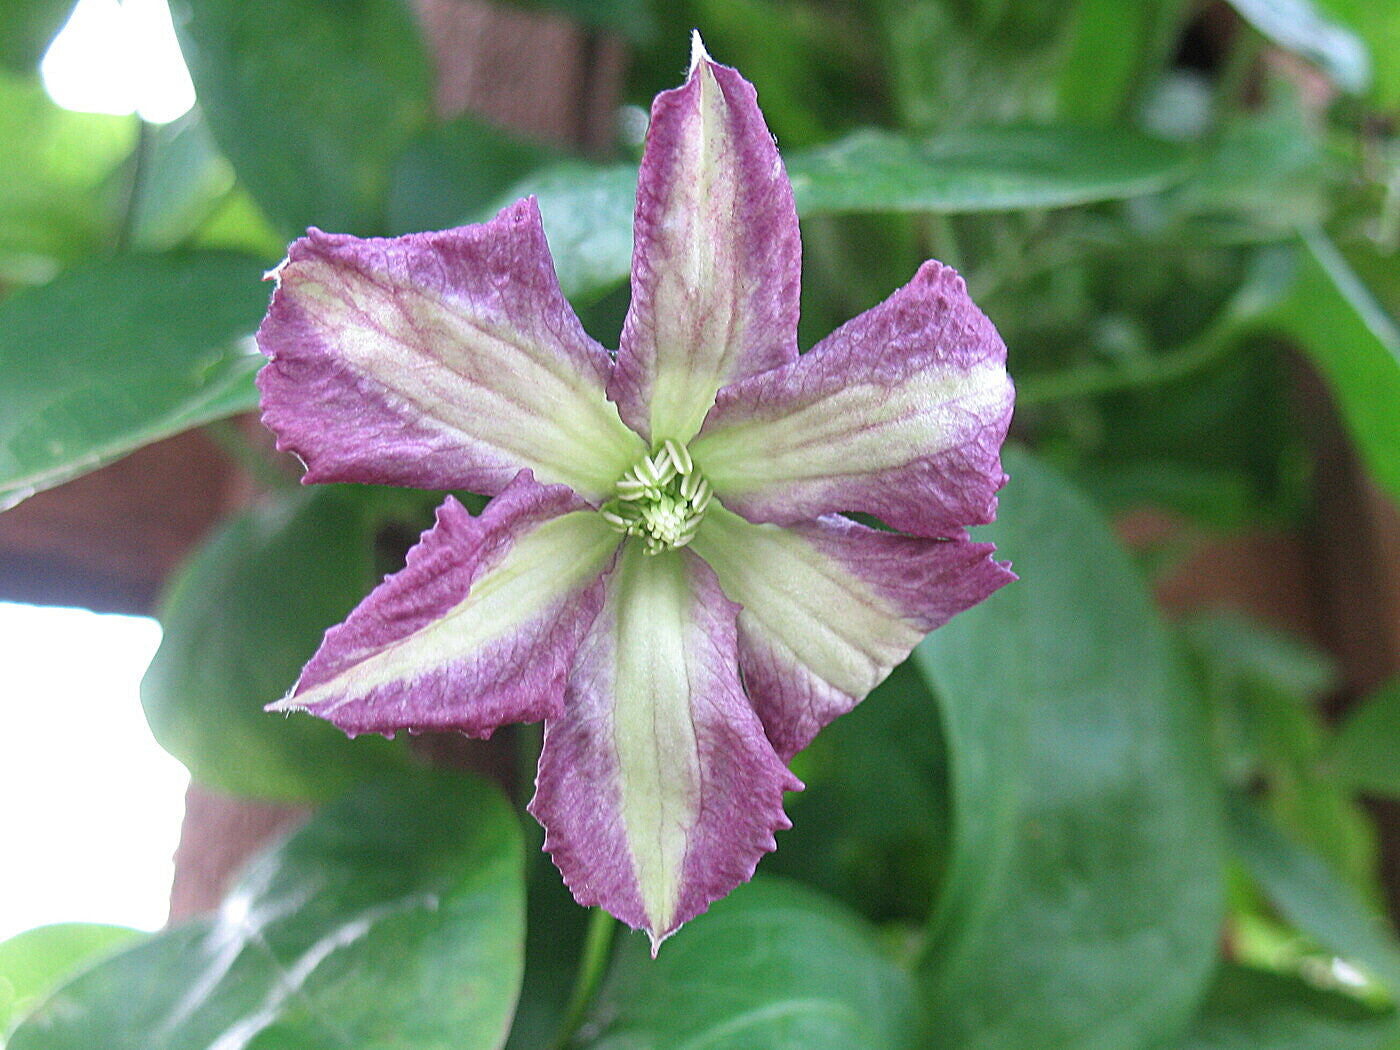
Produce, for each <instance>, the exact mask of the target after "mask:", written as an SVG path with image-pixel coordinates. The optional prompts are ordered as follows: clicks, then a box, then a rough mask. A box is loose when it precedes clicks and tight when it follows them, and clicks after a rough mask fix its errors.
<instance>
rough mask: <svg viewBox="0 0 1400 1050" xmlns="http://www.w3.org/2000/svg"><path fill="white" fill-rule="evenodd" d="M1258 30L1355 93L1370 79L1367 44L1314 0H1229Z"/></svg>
mask: <svg viewBox="0 0 1400 1050" xmlns="http://www.w3.org/2000/svg"><path fill="white" fill-rule="evenodd" d="M1230 3H1231V5H1232V6H1233V7H1234V8H1235V10H1236V11H1238V12H1239V13H1240V14H1241V15H1242V16H1243V17H1244V18H1245V19H1246V20H1247V21H1249V22H1250V23H1251V24H1252V25H1253V26H1254V28H1255V29H1257V30H1259V32H1261V33H1263V34H1264V35H1265V36H1266V37H1268V38H1269V39H1270V40H1272V41H1273V42H1274V43H1275V44H1277V45H1278V46H1279V47H1282V48H1285V49H1286V50H1289V51H1292V52H1295V53H1296V54H1299V55H1302V56H1303V57H1304V58H1306V59H1308V61H1310V62H1313V63H1315V64H1316V65H1317V67H1318V68H1319V69H1321V70H1322V71H1323V72H1324V73H1326V74H1327V75H1328V76H1330V77H1331V78H1332V80H1333V81H1335V82H1336V84H1337V86H1338V87H1340V88H1342V89H1343V90H1346V91H1349V92H1351V93H1352V94H1360V93H1361V92H1363V91H1365V90H1366V88H1367V86H1368V85H1369V84H1370V82H1371V60H1370V56H1369V55H1367V53H1366V45H1365V44H1363V43H1362V42H1361V40H1360V39H1359V38H1358V37H1357V36H1356V34H1355V33H1353V32H1352V31H1351V30H1350V29H1348V28H1347V27H1346V26H1344V25H1340V24H1339V23H1337V22H1334V21H1332V20H1331V19H1330V18H1327V17H1326V16H1324V15H1323V14H1322V12H1321V11H1319V10H1318V9H1317V7H1316V5H1314V4H1313V3H1312V0H1230Z"/></svg>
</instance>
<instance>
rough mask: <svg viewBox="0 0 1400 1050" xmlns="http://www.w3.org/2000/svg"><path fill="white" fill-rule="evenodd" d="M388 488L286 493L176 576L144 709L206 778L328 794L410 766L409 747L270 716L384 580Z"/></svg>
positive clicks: (233, 526)
mask: <svg viewBox="0 0 1400 1050" xmlns="http://www.w3.org/2000/svg"><path fill="white" fill-rule="evenodd" d="M375 491H376V490H367V491H364V490H360V489H357V488H355V487H351V486H318V487H317V488H316V489H315V490H313V491H299V492H293V493H288V494H284V495H282V496H280V497H279V498H277V499H275V500H273V501H271V502H269V503H267V504H265V505H263V506H259V507H255V508H254V509H252V510H249V511H246V512H244V513H243V514H240V515H239V516H237V517H235V518H233V519H231V520H230V521H228V522H226V523H225V524H224V525H223V526H222V527H220V529H219V530H218V531H217V532H216V533H215V534H214V535H213V536H212V537H211V538H210V539H209V540H207V541H206V542H205V544H204V545H203V546H202V547H201V548H200V549H199V550H198V551H197V552H196V553H195V554H194V556H193V557H192V558H191V559H190V560H189V561H188V562H186V564H185V565H184V566H183V567H182V568H181V569H180V570H179V572H178V573H177V574H176V575H175V577H174V579H173V580H172V581H171V583H170V585H169V588H168V590H167V591H166V594H165V596H164V598H163V600H162V603H161V610H160V621H161V625H162V627H163V628H164V632H165V633H164V636H163V638H162V639H161V644H160V648H159V649H158V650H157V651H156V655H155V658H154V659H153V660H152V661H151V666H150V669H149V670H148V671H147V672H146V677H145V679H144V680H143V681H142V683H141V702H142V704H143V705H144V706H145V709H146V718H147V720H148V721H149V722H150V724H151V730H152V732H154V733H155V737H156V739H157V740H158V741H159V742H160V744H161V746H162V747H164V748H165V749H166V750H167V751H169V752H170V753H171V754H172V755H174V756H175V757H176V758H178V759H179V760H180V761H181V762H183V763H184V764H185V765H186V766H187V767H189V770H190V774H191V775H192V776H193V777H194V778H195V779H196V780H198V781H199V782H201V783H203V784H207V785H209V786H210V787H214V788H218V789H220V790H223V791H228V792H231V793H234V794H238V795H250V796H255V797H259V798H276V799H319V798H328V797H331V796H332V795H335V794H337V793H339V792H340V791H343V790H344V789H345V788H346V787H347V786H348V785H349V784H352V783H355V782H357V781H360V780H363V779H366V778H373V777H376V776H382V775H384V774H385V772H387V771H391V770H395V769H399V768H402V767H403V766H404V765H405V764H406V763H407V753H406V751H405V749H404V748H403V747H402V746H401V744H396V743H391V742H389V741H386V740H383V739H381V738H379V737H374V736H368V737H361V738H359V739H356V740H350V739H348V738H347V737H346V736H345V735H344V734H343V733H342V732H341V731H340V730H338V729H336V728H335V727H334V726H332V725H330V724H329V723H328V722H325V721H323V720H321V719H319V718H312V717H310V716H307V715H292V716H286V715H270V714H266V713H265V712H264V711H263V707H264V705H266V704H269V703H271V702H272V701H274V700H278V699H280V698H281V697H282V696H283V695H285V694H286V693H287V692H288V691H289V690H290V689H291V687H292V685H293V684H294V683H295V682H296V679H297V675H298V674H299V673H300V671H301V668H302V666H303V665H304V664H305V663H306V661H307V660H309V659H310V658H311V656H312V654H313V653H315V651H316V648H317V646H319V644H320V642H321V636H322V634H323V632H324V631H325V630H326V629H327V628H328V627H331V626H333V625H334V624H336V623H338V622H340V621H341V620H343V619H344V618H345V616H346V614H347V613H349V612H350V610H351V609H352V608H354V606H355V605H356V604H357V603H358V602H359V600H360V599H361V598H363V597H364V596H365V594H367V593H368V592H369V590H370V587H371V586H372V585H373V583H374V582H375V580H376V573H375V568H376V567H375V565H374V560H373V553H374V535H375V531H376V529H377V528H378V527H379V526H380V525H381V524H382V523H383V522H384V517H385V516H384V513H383V506H382V504H381V503H380V502H379V500H378V498H376V497H375V495H374V494H375ZM403 498H405V499H410V500H412V499H417V500H423V499H424V496H423V495H422V494H409V495H407V496H405V497H403ZM419 524H422V523H419Z"/></svg>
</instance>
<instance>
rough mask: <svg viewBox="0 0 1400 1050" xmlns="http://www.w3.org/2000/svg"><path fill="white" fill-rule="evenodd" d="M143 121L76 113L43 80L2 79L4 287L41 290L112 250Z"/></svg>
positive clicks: (0, 239) (0, 277)
mask: <svg viewBox="0 0 1400 1050" xmlns="http://www.w3.org/2000/svg"><path fill="white" fill-rule="evenodd" d="M135 141H136V121H135V119H134V118H132V117H115V116H110V115H107V114H102V113H72V112H69V111H68V110H66V109H62V108H60V107H59V106H58V105H56V104H55V103H54V102H53V101H52V100H51V99H50V98H49V97H48V94H47V93H46V92H45V91H44V87H43V85H42V84H41V83H40V82H39V78H38V77H37V76H29V77H17V76H11V75H8V74H4V73H0V143H4V148H3V149H0V282H3V283H15V284H21V285H25V284H42V283H43V282H44V281H47V280H49V279H50V278H52V277H53V276H54V274H55V273H57V272H58V270H59V269H60V268H61V267H62V265H63V264H65V263H68V262H74V261H76V260H78V259H80V258H83V257H84V256H86V255H88V254H89V253H91V252H92V251H93V250H94V249H96V248H98V247H105V246H108V245H110V243H111V241H112V239H113V237H114V236H115V230H116V214H117V209H116V207H115V196H116V195H115V193H113V192H111V191H112V187H111V186H110V185H109V183H110V182H111V181H112V180H114V179H116V180H117V181H121V180H120V178H119V176H120V174H121V173H122V172H123V161H124V160H125V159H126V157H127V155H128V154H129V153H130V152H131V147H132V145H133V144H134V143H135Z"/></svg>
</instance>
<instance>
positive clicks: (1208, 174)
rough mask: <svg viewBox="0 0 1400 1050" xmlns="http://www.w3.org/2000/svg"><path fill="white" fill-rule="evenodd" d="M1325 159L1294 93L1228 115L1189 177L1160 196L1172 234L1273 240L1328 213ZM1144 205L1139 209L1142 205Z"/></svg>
mask: <svg viewBox="0 0 1400 1050" xmlns="http://www.w3.org/2000/svg"><path fill="white" fill-rule="evenodd" d="M1326 177H1327V161H1326V153H1325V149H1324V144H1323V141H1322V138H1321V136H1320V135H1319V134H1318V132H1317V129H1316V120H1315V118H1314V116H1313V114H1311V113H1310V112H1309V111H1308V110H1307V108H1306V107H1305V106H1304V104H1303V102H1302V100H1301V98H1299V97H1297V95H1296V94H1291V93H1284V94H1283V95H1282V97H1277V98H1272V99H1270V100H1269V101H1268V104H1267V105H1266V107H1265V108H1264V109H1263V110H1261V111H1259V112H1256V113H1251V114H1249V115H1248V116H1237V117H1234V118H1232V119H1230V120H1227V121H1226V122H1225V123H1224V125H1223V126H1222V127H1221V128H1220V130H1219V132H1218V133H1217V135H1216V136H1215V137H1214V139H1213V141H1212V143H1211V147H1210V149H1209V151H1208V152H1207V153H1206V154H1205V155H1204V156H1203V157H1202V159H1201V162H1200V164H1199V165H1198V166H1197V167H1196V169H1195V170H1194V171H1193V172H1192V174H1191V178H1190V179H1189V180H1187V181H1186V182H1184V183H1182V184H1181V185H1180V186H1177V187H1175V188H1174V189H1172V190H1171V192H1169V193H1168V194H1166V195H1165V196H1164V197H1163V198H1161V200H1160V201H1156V202H1144V203H1145V204H1148V205H1149V206H1151V205H1158V206H1160V207H1161V208H1162V209H1163V210H1164V212H1165V214H1164V216H1163V221H1167V220H1175V221H1176V222H1177V223H1178V224H1180V226H1181V228H1180V229H1179V231H1178V233H1177V236H1179V237H1181V238H1182V239H1183V240H1188V241H1190V242H1193V243H1196V244H1201V243H1209V244H1213V245H1226V246H1234V245H1240V244H1259V243H1271V242H1275V241H1279V240H1283V239H1287V238H1289V237H1291V236H1292V234H1293V232H1294V230H1296V229H1297V228H1298V227H1299V226H1305V225H1308V224H1310V223H1316V222H1318V221H1320V220H1321V218H1322V217H1323V216H1324V215H1325V214H1326V211H1327V209H1328V207H1329V203H1328V199H1327V188H1328V187H1327V182H1326ZM1144 210H1145V209H1144Z"/></svg>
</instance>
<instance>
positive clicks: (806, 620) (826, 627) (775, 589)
mask: <svg viewBox="0 0 1400 1050" xmlns="http://www.w3.org/2000/svg"><path fill="white" fill-rule="evenodd" d="M691 545H692V546H693V547H694V549H695V552H696V553H697V554H699V555H700V556H701V557H702V558H704V559H705V560H706V561H707V562H709V563H710V566H711V567H712V568H713V569H714V570H715V574H716V575H717V576H718V577H719V581H720V586H721V587H723V588H724V593H725V595H726V596H728V597H729V599H730V600H731V601H736V602H738V603H739V604H740V605H742V606H743V607H744V608H743V612H741V613H740V614H739V622H740V625H741V628H742V627H743V626H744V625H745V624H746V623H751V624H752V625H753V627H754V628H756V629H757V630H759V631H761V632H762V633H763V634H764V635H766V636H768V637H770V638H773V639H776V640H778V641H779V642H781V644H782V645H783V646H784V647H785V648H786V649H787V650H788V651H789V652H790V653H791V654H792V655H793V656H794V657H795V658H796V659H797V661H798V662H799V663H801V664H802V665H803V666H805V667H806V668H807V669H809V670H810V671H811V672H812V673H813V674H815V675H816V676H817V677H818V678H820V679H822V681H824V682H826V683H827V684H828V685H830V686H832V687H833V688H835V689H837V690H839V691H840V692H842V693H846V694H849V695H851V696H854V697H857V698H859V697H862V696H864V695H865V694H866V693H868V692H870V690H871V689H873V688H874V687H875V686H876V685H878V684H879V683H880V682H881V681H882V680H883V679H884V677H885V675H886V674H888V673H889V669H890V668H891V667H893V666H894V665H895V664H897V663H899V661H901V660H903V659H904V657H905V656H907V655H908V654H909V650H910V649H912V648H913V647H914V646H915V645H916V644H917V643H918V641H919V639H920V638H922V637H923V634H924V632H923V631H921V630H919V629H918V627H916V626H915V625H914V624H913V623H911V622H910V621H909V620H908V619H906V617H905V614H904V613H903V611H902V610H900V609H899V608H898V607H897V606H896V605H895V604H894V603H893V602H891V601H890V600H888V599H887V598H885V597H883V596H882V595H880V594H878V593H876V592H875V591H874V590H873V589H872V588H871V587H870V586H869V584H868V583H867V582H866V581H865V580H862V579H861V578H860V577H858V576H856V575H855V574H853V573H852V572H850V571H849V570H847V569H846V568H845V567H844V566H842V565H841V564H840V563H839V562H837V561H835V560H834V559H832V558H831V557H830V556H829V555H827V554H824V553H823V552H821V551H819V550H818V549H817V548H816V547H814V546H813V545H812V543H811V542H810V541H809V540H807V539H806V538H804V537H803V536H802V535H801V534H800V533H797V532H794V531H792V530H790V529H785V528H782V527H780V526H777V525H751V524H749V523H748V522H746V521H744V520H743V519H742V518H740V517H739V516H738V515H737V514H734V513H732V512H730V511H728V510H726V509H725V508H724V507H721V506H719V505H717V504H713V503H712V504H711V506H710V509H709V511H708V512H707V513H706V516H705V521H704V523H703V524H702V525H701V526H700V532H699V534H698V535H697V536H696V537H695V539H694V541H692V544H691Z"/></svg>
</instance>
